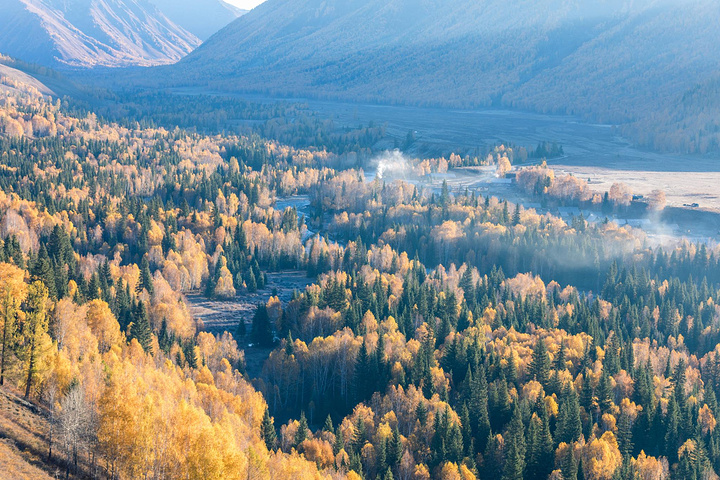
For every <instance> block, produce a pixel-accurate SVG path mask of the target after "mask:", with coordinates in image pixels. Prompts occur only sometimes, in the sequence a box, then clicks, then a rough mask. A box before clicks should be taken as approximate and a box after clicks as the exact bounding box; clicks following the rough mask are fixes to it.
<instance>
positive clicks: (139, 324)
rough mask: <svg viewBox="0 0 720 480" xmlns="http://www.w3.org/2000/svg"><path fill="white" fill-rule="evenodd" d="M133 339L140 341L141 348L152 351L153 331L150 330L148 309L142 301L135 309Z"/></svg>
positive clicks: (131, 332) (131, 333) (131, 331)
mask: <svg viewBox="0 0 720 480" xmlns="http://www.w3.org/2000/svg"><path fill="white" fill-rule="evenodd" d="M130 336H131V338H134V339H135V340H137V341H138V343H139V344H140V346H142V347H143V350H145V351H146V352H149V351H150V347H151V346H152V329H151V328H150V318H149V317H148V313H147V309H146V308H145V304H144V303H143V302H142V300H141V301H139V302H138V304H137V307H136V309H135V315H134V323H133V325H132V329H131V330H130Z"/></svg>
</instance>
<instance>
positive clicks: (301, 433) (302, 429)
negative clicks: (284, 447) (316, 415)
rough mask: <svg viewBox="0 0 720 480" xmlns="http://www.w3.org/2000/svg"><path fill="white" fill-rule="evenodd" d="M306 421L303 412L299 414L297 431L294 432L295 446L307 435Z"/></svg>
mask: <svg viewBox="0 0 720 480" xmlns="http://www.w3.org/2000/svg"><path fill="white" fill-rule="evenodd" d="M308 430H309V429H308V423H307V418H305V412H302V413H301V414H300V423H299V425H298V429H297V432H295V446H296V447H299V446H300V444H302V443H303V442H304V441H305V439H306V438H307V436H308Z"/></svg>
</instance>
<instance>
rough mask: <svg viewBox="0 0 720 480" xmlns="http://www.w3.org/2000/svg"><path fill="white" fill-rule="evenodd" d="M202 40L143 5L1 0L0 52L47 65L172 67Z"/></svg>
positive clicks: (109, 0) (108, 0)
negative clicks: (165, 65)
mask: <svg viewBox="0 0 720 480" xmlns="http://www.w3.org/2000/svg"><path fill="white" fill-rule="evenodd" d="M199 44H200V40H199V39H198V38H197V37H196V36H195V35H193V34H191V33H189V32H188V31H186V30H185V29H183V28H182V27H179V26H178V25H176V24H175V23H173V22H172V21H170V20H169V19H168V18H167V17H166V16H165V15H164V14H163V13H161V12H160V11H159V10H158V9H157V8H156V7H155V6H154V5H152V4H151V3H149V2H148V1H147V0H3V1H2V2H0V52H2V53H5V54H8V55H11V56H13V57H16V58H19V59H22V60H25V61H29V62H34V63H39V64H45V65H66V66H72V67H96V66H103V67H116V66H131V65H141V66H150V65H162V64H168V63H173V62H175V61H177V60H179V59H180V58H182V57H183V56H185V55H187V54H188V53H189V52H191V51H192V50H193V49H194V48H195V47H197V46H198V45H199Z"/></svg>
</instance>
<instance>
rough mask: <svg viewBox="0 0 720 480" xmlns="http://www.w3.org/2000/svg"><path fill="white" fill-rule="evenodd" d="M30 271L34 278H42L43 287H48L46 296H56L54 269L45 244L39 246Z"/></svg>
mask: <svg viewBox="0 0 720 480" xmlns="http://www.w3.org/2000/svg"><path fill="white" fill-rule="evenodd" d="M31 273H32V275H33V276H34V277H35V278H37V279H39V280H42V282H43V283H44V284H45V287H46V288H47V289H48V296H49V297H50V298H53V299H55V298H57V291H56V283H55V269H54V267H53V264H52V261H51V260H50V257H49V256H48V253H47V250H46V249H45V245H42V246H41V247H40V253H39V254H38V257H37V259H36V260H35V263H34V264H33V269H32V272H31Z"/></svg>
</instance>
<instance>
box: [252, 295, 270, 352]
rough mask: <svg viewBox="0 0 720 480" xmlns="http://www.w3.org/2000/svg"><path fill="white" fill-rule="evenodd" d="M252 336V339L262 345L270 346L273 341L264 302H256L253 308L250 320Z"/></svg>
mask: <svg viewBox="0 0 720 480" xmlns="http://www.w3.org/2000/svg"><path fill="white" fill-rule="evenodd" d="M252 337H253V341H255V342H256V343H257V344H258V345H260V346H262V347H272V345H273V343H274V340H273V331H272V325H271V324H270V317H269V316H268V312H267V306H265V304H264V303H260V304H258V306H257V309H256V310H255V316H253V322H252Z"/></svg>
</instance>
